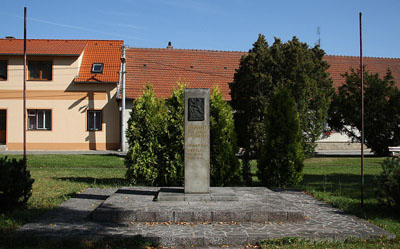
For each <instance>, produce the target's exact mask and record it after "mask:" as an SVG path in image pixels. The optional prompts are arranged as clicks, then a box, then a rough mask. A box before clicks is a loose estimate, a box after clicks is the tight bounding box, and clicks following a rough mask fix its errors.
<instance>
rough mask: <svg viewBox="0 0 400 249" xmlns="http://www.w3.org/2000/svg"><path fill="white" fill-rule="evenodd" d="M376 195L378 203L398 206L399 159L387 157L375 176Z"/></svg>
mask: <svg viewBox="0 0 400 249" xmlns="http://www.w3.org/2000/svg"><path fill="white" fill-rule="evenodd" d="M376 195H377V197H378V200H379V202H380V203H382V204H384V205H388V206H392V207H397V208H400V159H399V158H392V159H390V158H387V159H386V160H385V161H384V162H383V163H382V172H381V174H380V175H379V177H378V178H377V190H376Z"/></svg>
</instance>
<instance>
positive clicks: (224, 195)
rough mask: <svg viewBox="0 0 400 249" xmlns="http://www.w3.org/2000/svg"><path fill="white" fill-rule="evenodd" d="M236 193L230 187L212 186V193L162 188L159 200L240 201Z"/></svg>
mask: <svg viewBox="0 0 400 249" xmlns="http://www.w3.org/2000/svg"><path fill="white" fill-rule="evenodd" d="M238 200H239V199H238V197H237V195H236V193H235V192H234V191H233V190H232V189H230V188H225V189H224V188H211V190H210V193H206V194H204V193H193V194H188V193H184V189H183V188H173V187H168V188H161V189H160V191H159V192H158V196H157V201H238Z"/></svg>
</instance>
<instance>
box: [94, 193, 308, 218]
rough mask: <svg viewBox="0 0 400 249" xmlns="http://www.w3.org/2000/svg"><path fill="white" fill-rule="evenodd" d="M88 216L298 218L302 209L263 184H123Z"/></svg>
mask: <svg viewBox="0 0 400 249" xmlns="http://www.w3.org/2000/svg"><path fill="white" fill-rule="evenodd" d="M160 194H166V195H167V196H164V197H163V199H166V200H168V201H159V199H160V198H159V197H160ZM224 200H226V201H224ZM234 200H236V201H234ZM92 219H93V220H94V221H99V222H111V223H118V224H129V223H130V222H168V221H171V222H207V221H209V222H230V221H233V222H262V223H264V222H265V221H271V222H302V221H304V212H303V211H302V210H299V209H297V208H296V207H295V206H294V205H293V204H291V203H290V202H289V201H287V200H285V199H283V198H281V196H280V195H279V194H278V193H275V192H273V191H271V190H269V189H267V188H251V189H236V188H229V187H226V188H210V194H207V195H205V194H203V195H199V194H190V195H187V194H186V195H185V194H184V193H183V189H182V188H161V189H157V188H155V189H149V188H138V187H134V188H129V187H124V188H121V189H119V190H117V191H116V192H115V193H113V194H112V195H111V196H110V197H109V198H108V199H107V200H105V201H104V202H103V203H102V204H101V205H100V206H99V207H98V208H97V209H95V210H94V211H93V213H92Z"/></svg>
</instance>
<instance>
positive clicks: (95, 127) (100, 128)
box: [86, 109, 103, 131]
mask: <svg viewBox="0 0 400 249" xmlns="http://www.w3.org/2000/svg"><path fill="white" fill-rule="evenodd" d="M91 112H93V113H94V114H98V113H100V127H97V126H96V123H97V122H96V121H98V119H96V117H98V116H97V115H94V120H90V117H91V115H90V113H91ZM90 122H93V123H92V127H93V128H91V127H90V126H89V125H90ZM86 130H87V131H102V130H103V111H102V110H93V109H92V110H87V112H86Z"/></svg>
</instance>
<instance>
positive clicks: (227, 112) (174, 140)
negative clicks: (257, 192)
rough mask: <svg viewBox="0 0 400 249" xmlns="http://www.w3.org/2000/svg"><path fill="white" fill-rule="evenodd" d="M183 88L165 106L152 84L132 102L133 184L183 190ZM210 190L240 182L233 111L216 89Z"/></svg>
mask: <svg viewBox="0 0 400 249" xmlns="http://www.w3.org/2000/svg"><path fill="white" fill-rule="evenodd" d="M184 88H185V86H184V85H183V84H179V85H178V87H177V89H175V90H174V91H173V93H172V96H171V97H170V98H169V99H167V100H166V101H164V100H162V99H158V98H156V97H155V95H154V91H153V88H152V86H151V85H148V86H147V87H146V89H145V91H144V92H143V95H142V96H141V97H140V98H138V99H136V100H135V101H134V102H133V109H132V113H131V117H130V119H129V121H128V131H127V137H128V144H129V151H128V154H127V158H126V160H125V165H126V167H127V173H126V177H127V179H128V180H129V181H130V182H131V183H132V184H144V185H156V186H180V185H182V184H183V181H184ZM210 135H211V139H210V140H211V147H210V151H211V152H210V154H211V155H210V156H211V158H210V161H211V165H210V171H211V172H210V174H211V185H212V186H226V185H234V184H238V183H240V164H239V160H238V159H237V157H236V155H235V153H236V152H237V150H238V147H237V144H236V135H235V133H234V123H233V115H232V109H231V107H230V106H229V105H228V104H227V103H226V101H224V100H223V98H222V94H221V93H220V91H219V90H218V89H214V91H213V93H212V94H211V96H210Z"/></svg>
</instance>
